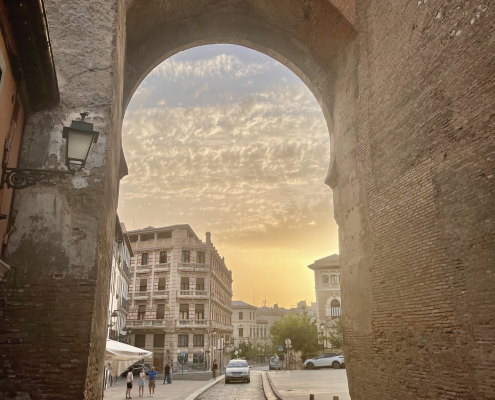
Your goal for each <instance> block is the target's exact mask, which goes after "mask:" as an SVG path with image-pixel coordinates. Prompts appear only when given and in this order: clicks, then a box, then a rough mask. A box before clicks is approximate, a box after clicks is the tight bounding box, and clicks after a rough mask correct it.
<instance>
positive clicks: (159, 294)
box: [153, 290, 168, 298]
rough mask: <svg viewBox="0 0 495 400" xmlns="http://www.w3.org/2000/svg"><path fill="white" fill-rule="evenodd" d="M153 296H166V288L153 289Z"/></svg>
mask: <svg viewBox="0 0 495 400" xmlns="http://www.w3.org/2000/svg"><path fill="white" fill-rule="evenodd" d="M153 297H156V298H165V297H168V290H155V291H154V292H153Z"/></svg>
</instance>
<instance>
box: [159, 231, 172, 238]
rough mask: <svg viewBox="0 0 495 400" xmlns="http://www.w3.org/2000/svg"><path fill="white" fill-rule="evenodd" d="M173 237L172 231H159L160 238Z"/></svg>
mask: <svg viewBox="0 0 495 400" xmlns="http://www.w3.org/2000/svg"><path fill="white" fill-rule="evenodd" d="M171 237H172V231H166V232H158V239H170V238H171Z"/></svg>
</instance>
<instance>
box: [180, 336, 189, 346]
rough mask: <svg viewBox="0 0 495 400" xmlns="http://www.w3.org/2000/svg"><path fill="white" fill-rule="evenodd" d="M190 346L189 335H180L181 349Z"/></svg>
mask: <svg viewBox="0 0 495 400" xmlns="http://www.w3.org/2000/svg"><path fill="white" fill-rule="evenodd" d="M187 346H189V335H179V347H187Z"/></svg>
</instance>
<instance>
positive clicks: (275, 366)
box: [268, 357, 281, 370]
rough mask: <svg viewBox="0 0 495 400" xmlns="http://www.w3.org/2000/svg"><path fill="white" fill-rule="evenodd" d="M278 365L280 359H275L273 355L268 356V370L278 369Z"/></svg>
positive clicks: (279, 364)
mask: <svg viewBox="0 0 495 400" xmlns="http://www.w3.org/2000/svg"><path fill="white" fill-rule="evenodd" d="M280 366H281V362H280V360H277V359H276V358H275V357H270V363H269V364H268V369H269V370H272V369H276V370H280V368H281V367H280Z"/></svg>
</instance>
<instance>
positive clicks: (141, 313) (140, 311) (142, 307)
mask: <svg viewBox="0 0 495 400" xmlns="http://www.w3.org/2000/svg"><path fill="white" fill-rule="evenodd" d="M145 315H146V305H144V304H141V305H140V306H139V307H138V319H139V320H140V321H142V320H143V319H144V316H145Z"/></svg>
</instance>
